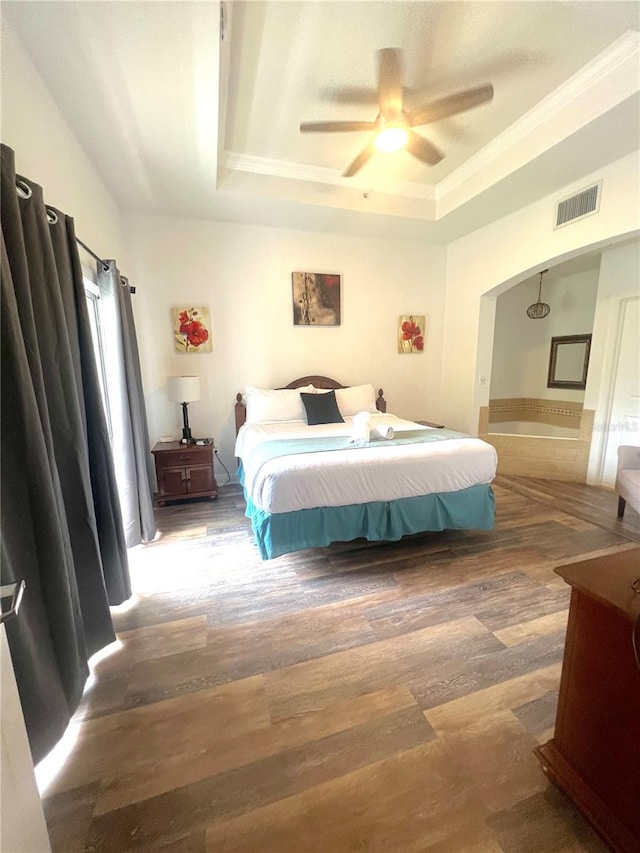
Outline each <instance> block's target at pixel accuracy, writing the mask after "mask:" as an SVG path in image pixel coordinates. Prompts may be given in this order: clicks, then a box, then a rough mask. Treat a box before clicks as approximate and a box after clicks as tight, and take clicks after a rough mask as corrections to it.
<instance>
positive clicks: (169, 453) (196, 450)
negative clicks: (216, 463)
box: [162, 445, 212, 468]
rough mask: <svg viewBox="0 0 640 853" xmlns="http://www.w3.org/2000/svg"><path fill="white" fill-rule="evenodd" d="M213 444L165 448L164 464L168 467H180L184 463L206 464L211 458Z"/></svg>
mask: <svg viewBox="0 0 640 853" xmlns="http://www.w3.org/2000/svg"><path fill="white" fill-rule="evenodd" d="M211 454H212V448H211V446H202V447H196V446H195V445H191V446H190V447H189V449H188V450H187V449H185V450H164V451H163V452H162V465H163V467H166V468H179V467H181V466H184V465H206V464H207V462H209V461H210V460H211Z"/></svg>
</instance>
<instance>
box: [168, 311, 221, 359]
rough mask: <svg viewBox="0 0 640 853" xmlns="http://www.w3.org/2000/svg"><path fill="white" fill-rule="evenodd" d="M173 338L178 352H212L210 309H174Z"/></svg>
mask: <svg viewBox="0 0 640 853" xmlns="http://www.w3.org/2000/svg"><path fill="white" fill-rule="evenodd" d="M172 314H173V338H174V341H175V345H176V350H177V351H178V352H211V350H212V345H211V344H212V341H211V332H210V331H209V329H210V327H211V321H210V320H209V309H208V308H201V307H198V308H172Z"/></svg>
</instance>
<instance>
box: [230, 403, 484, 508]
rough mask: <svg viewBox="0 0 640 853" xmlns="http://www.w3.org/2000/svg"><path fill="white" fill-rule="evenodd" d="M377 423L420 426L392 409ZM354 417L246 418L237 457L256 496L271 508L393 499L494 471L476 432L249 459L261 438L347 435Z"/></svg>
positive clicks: (477, 479)
mask: <svg viewBox="0 0 640 853" xmlns="http://www.w3.org/2000/svg"><path fill="white" fill-rule="evenodd" d="M371 421H372V426H373V425H374V424H379V425H380V426H383V425H385V426H386V425H390V426H391V427H393V431H394V433H395V434H396V436H397V437H398V436H399V435H401V433H402V431H403V430H415V429H421V428H423V429H431V428H430V427H421V426H420V425H419V424H416V423H413V421H406V420H403V419H401V418H397V417H395V416H394V415H390V414H384V415H383V414H378V415H373V414H372V415H371ZM351 430H352V424H351V418H345V423H343V424H321V425H318V426H308V425H307V424H306V423H304V422H303V421H286V422H277V423H255V424H245V425H244V426H243V427H242V428H241V429H240V431H239V433H238V438H237V441H236V450H235V453H236V456H237V457H238V458H240V459H241V460H242V464H243V468H244V471H245V483H246V484H247V485H248V484H249V483H251V484H252V485H251V488H250V489H249V491H250V495H251V498H252V500H253V503H254V504H255V505H256V506H257V507H258V508H260V509H263V510H266V511H267V512H269V513H282V512H293V511H295V510H300V509H311V508H313V507H321V506H348V505H350V504H357V503H368V502H370V501H391V500H396V499H397V498H405V497H416V496H418V495H428V494H433V493H436V492H457V491H460V490H461V489H466V488H469V487H470V486H475V485H478V484H488V483H490V482H491V481H492V480H493V478H494V477H495V473H496V464H497V454H496V451H495V449H494V448H493V447H492V446H491V445H490V444H487V443H486V442H484V441H481V440H480V439H478V438H471V437H469V438H455V439H449V440H443V441H434V442H427V443H423V444H403V445H387V446H382V445H384V442H382V441H377V442H375V443H372V445H371V446H365V447H362V448H360V447H359V448H354V449H353V450H339V451H324V452H318V453H301V454H299V455H291V456H282V457H279V458H276V459H271V460H270V461H268V462H266V463H264V464H263V465H262V466H261V467H260V470H258V471H254V470H252V466H251V450H252V448H254V447H255V446H256V445H257V444H259V443H260V442H263V441H270V440H273V439H288V438H309V437H319V436H336V435H345V436H350V435H351Z"/></svg>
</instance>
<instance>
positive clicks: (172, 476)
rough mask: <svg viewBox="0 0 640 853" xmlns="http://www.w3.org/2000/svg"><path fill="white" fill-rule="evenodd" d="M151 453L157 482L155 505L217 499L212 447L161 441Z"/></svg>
mask: <svg viewBox="0 0 640 853" xmlns="http://www.w3.org/2000/svg"><path fill="white" fill-rule="evenodd" d="M151 452H152V453H153V456H154V458H155V461H156V477H157V480H158V494H157V497H156V503H158V504H160V505H161V506H162V505H163V504H164V503H165V502H166V501H182V500H187V499H189V498H216V497H217V496H218V484H217V483H216V478H215V475H214V469H213V446H212V445H211V444H208V445H198V444H180V442H179V441H159V442H158V443H157V444H156V445H155V446H154V448H153V450H152V451H151Z"/></svg>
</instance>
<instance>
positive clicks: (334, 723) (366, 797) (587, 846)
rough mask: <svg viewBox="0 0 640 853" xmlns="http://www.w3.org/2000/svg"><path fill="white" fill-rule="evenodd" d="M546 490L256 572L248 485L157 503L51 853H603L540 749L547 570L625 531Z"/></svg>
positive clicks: (552, 694) (586, 492) (510, 486)
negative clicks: (479, 515)
mask: <svg viewBox="0 0 640 853" xmlns="http://www.w3.org/2000/svg"><path fill="white" fill-rule="evenodd" d="M559 485H560V488H559V489H558V491H557V492H556V491H555V489H554V488H553V487H549V488H547V487H546V486H545V485H543V484H542V481H530V482H525V481H524V479H523V478H505V477H503V478H501V479H500V480H499V481H498V482H497V483H496V485H495V492H496V500H497V523H496V527H495V529H494V530H492V531H488V532H487V531H484V532H473V531H462V532H460V531H458V532H446V533H440V534H432V535H428V536H426V535H425V536H417V537H412V538H409V539H406V540H403V541H402V542H399V543H390V544H379V545H369V544H367V543H363V542H355V543H349V544H343V545H335V546H332V547H330V548H326V549H318V550H314V551H306V552H302V553H299V554H295V555H288V556H285V557H281V558H279V559H277V560H273V561H270V562H261V561H260V560H259V558H258V554H257V549H256V548H255V546H254V545H253V543H252V539H251V535H250V528H249V525H248V522H247V520H246V519H245V518H244V515H243V509H244V502H243V500H242V496H241V493H240V491H239V489H238V487H235V486H227V487H226V488H223V489H222V490H221V494H220V497H219V499H218V500H217V501H215V502H209V501H202V502H194V503H190V504H180V505H175V506H166V507H163V508H160V509H158V511H157V518H158V524H159V528H160V531H161V535H160V537H159V539H158V540H157V541H155V542H153V543H151V544H149V545H147V546H143V547H140V548H138V549H135V550H134V551H132V552H131V569H132V576H133V580H134V586H135V589H136V596H135V599H134V600H133V602H132V603H131V604H130V605H129V606H128V607H124V608H120V609H118V610H117V611H114V620H115V623H116V628H117V631H118V643H117V644H114V646H112V647H111V648H110V651H111V654H109V655H107V656H104V657H103V658H102V659H101V660H100V661H99V662H98V663H96V664H95V666H94V676H95V678H94V680H93V683H92V684H91V686H90V689H88V690H87V691H86V692H85V696H84V698H83V702H82V704H81V706H80V708H79V710H78V712H77V714H76V715H75V718H74V720H73V722H72V724H71V728H72V734H73V736H74V737H75V742H74V745H73V748H72V751H71V754H70V756H69V759H68V761H67V763H66V764H65V766H64V767H63V768H62V770H61V771H60V773H59V774H58V776H57V777H56V778H55V779H54V781H53V782H52V783H51V786H50V788H49V790H48V791H47V792H46V793H45V796H46V799H45V810H46V816H47V821H48V826H49V831H50V835H51V840H52V845H53V848H54V850H56V851H64V853H75V851H96V853H97V851H100V853H109V851H111V852H112V853H115V851H129V850H158V851H176V853H187V851H189V853H203V851H210V853H218V851H220V853H221V851H224V853H228V851H243V853H254V851H255V853H258V851H259V853H288V851H292V853H311V851H316V853H342V851H387V853H388V851H398V853H412V851H431V853H445V851H451V852H452V853H457V851H460V853H537V851H539V853H552V851H553V853H557V851H590V853H599V852H600V851H604V850H606V847H605V846H604V845H603V843H602V842H601V841H600V840H599V839H598V837H597V836H596V835H595V833H594V832H593V831H592V830H591V829H590V827H589V825H588V824H587V823H586V821H585V820H584V819H583V818H582V816H581V815H580V814H579V812H578V811H577V810H576V809H575V808H574V806H573V805H572V804H571V803H570V802H569V801H568V800H566V799H565V798H564V796H563V795H562V794H560V793H559V792H558V791H557V790H556V789H555V788H553V787H552V786H551V785H550V784H549V783H548V782H547V780H546V778H545V776H544V775H543V773H542V771H541V769H540V765H539V764H538V761H537V760H536V758H535V757H534V755H533V748H534V747H535V746H536V745H537V744H539V743H541V742H544V741H545V740H547V739H548V738H549V737H550V736H551V734H552V731H553V724H554V718H555V708H556V703H557V691H558V684H559V676H560V666H561V660H562V653H563V644H564V633H565V626H566V618H567V607H568V599H569V590H568V588H567V587H566V586H565V584H564V583H563V581H562V580H561V579H560V578H559V577H558V576H557V575H556V574H554V572H553V568H554V567H555V566H557V565H560V564H562V563H567V562H572V561H574V560H578V559H584V558H585V557H588V556H595V555H597V554H600V553H609V552H614V551H616V550H620V549H627V548H629V547H634V546H635V542H634V541H633V540H635V541H637V539H638V536H637V531H636V533H635V535H631V533H630V531H629V530H628V529H627V527H626V525H624V526H623V525H618V526H615V522H614V523H613V525H614V526H613V527H612V526H611V525H608V524H603V523H602V520H603V517H604V515H605V514H606V513H609V514H611V515H612V517H615V506H616V499H615V496H614V495H612V494H611V493H606V494H597V493H596V492H600V491H602V492H603V493H604V492H605V490H596V492H592V491H591V489H590V488H589V487H580V489H578V490H577V491H572V490H571V489H568V488H566V485H565V484H559ZM628 521H629V522H632V521H633V519H632V518H629V520H628Z"/></svg>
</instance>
